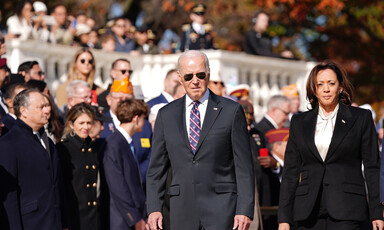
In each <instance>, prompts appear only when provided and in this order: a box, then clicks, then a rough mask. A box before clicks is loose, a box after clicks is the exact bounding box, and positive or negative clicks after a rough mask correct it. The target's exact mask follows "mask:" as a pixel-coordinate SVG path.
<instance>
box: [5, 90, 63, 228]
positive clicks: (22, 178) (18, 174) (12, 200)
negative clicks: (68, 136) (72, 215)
mask: <svg viewBox="0 0 384 230" xmlns="http://www.w3.org/2000/svg"><path fill="white" fill-rule="evenodd" d="M14 109H15V115H16V116H17V117H18V120H17V121H16V124H15V126H14V127H13V128H12V130H11V131H10V132H9V133H8V134H7V135H5V136H4V137H2V138H1V139H0V149H1V152H0V181H2V186H1V187H0V200H1V207H0V214H1V215H0V229H24V230H28V229H31V230H32V229H53V230H59V229H62V223H61V214H60V196H59V178H60V170H59V166H58V165H59V164H58V157H57V154H56V151H55V147H54V144H53V142H52V141H51V140H49V139H45V138H43V137H44V136H43V134H44V130H41V128H43V126H44V125H45V124H46V123H47V122H48V118H49V115H50V105H49V102H48V100H47V99H46V98H45V97H44V96H43V94H41V93H40V92H39V91H37V90H35V89H29V90H25V91H22V92H21V93H19V94H18V95H17V96H16V97H15V100H14ZM41 131H42V132H41Z"/></svg>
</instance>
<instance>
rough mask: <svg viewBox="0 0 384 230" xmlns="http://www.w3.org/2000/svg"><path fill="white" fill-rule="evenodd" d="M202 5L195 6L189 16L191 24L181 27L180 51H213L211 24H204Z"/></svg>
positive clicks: (203, 8)
mask: <svg viewBox="0 0 384 230" xmlns="http://www.w3.org/2000/svg"><path fill="white" fill-rule="evenodd" d="M206 8H207V7H206V6H205V5H204V4H201V3H199V4H196V5H195V6H194V7H193V8H192V10H191V13H190V15H189V17H190V19H191V21H192V23H191V24H186V25H183V27H182V30H183V34H182V37H181V45H180V50H181V51H182V52H184V51H185V50H206V49H213V48H214V47H213V35H212V30H213V27H212V25H211V24H204V22H205V10H206Z"/></svg>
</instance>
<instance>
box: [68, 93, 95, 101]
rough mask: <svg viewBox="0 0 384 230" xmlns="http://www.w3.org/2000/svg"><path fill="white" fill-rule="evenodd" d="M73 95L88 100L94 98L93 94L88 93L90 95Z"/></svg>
mask: <svg viewBox="0 0 384 230" xmlns="http://www.w3.org/2000/svg"><path fill="white" fill-rule="evenodd" d="M72 97H75V98H80V99H82V100H83V101H87V100H91V99H92V94H88V95H85V96H80V95H74V96H72Z"/></svg>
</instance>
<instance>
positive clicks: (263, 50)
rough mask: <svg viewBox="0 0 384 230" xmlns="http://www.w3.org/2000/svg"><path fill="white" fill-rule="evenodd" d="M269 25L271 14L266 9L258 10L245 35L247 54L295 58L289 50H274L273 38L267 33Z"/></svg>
mask: <svg viewBox="0 0 384 230" xmlns="http://www.w3.org/2000/svg"><path fill="white" fill-rule="evenodd" d="M268 25H269V16H268V14H267V13H266V12H264V11H258V12H256V14H255V16H254V17H253V19H252V29H251V30H250V31H248V32H247V34H246V35H245V43H244V50H245V52H246V53H247V54H253V55H260V56H267V57H277V58H289V59H291V58H293V54H292V52H291V51H289V50H285V51H283V52H281V53H280V54H279V53H274V52H272V40H271V38H270V37H269V36H267V35H266V34H265V31H267V28H268Z"/></svg>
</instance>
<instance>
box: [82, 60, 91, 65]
mask: <svg viewBox="0 0 384 230" xmlns="http://www.w3.org/2000/svg"><path fill="white" fill-rule="evenodd" d="M86 61H88V64H91V65H92V64H93V59H89V60H87V59H80V62H81V64H85V62H86Z"/></svg>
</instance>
